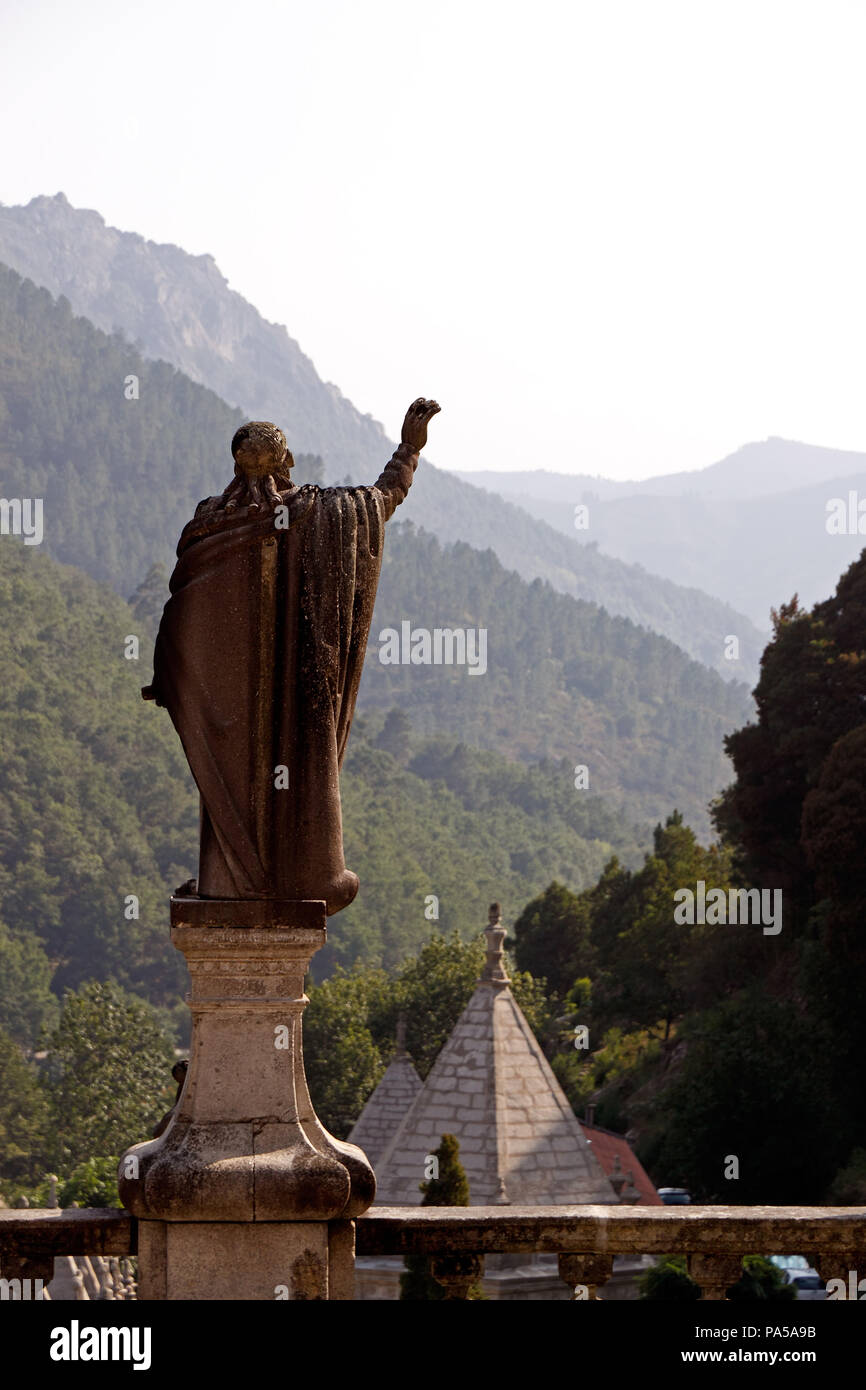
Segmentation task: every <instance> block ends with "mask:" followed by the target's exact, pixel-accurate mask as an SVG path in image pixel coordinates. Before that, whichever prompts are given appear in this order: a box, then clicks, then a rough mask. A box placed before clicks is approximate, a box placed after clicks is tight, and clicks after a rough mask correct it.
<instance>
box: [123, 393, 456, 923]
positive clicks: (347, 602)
mask: <svg viewBox="0 0 866 1390" xmlns="http://www.w3.org/2000/svg"><path fill="white" fill-rule="evenodd" d="M438 410H439V406H438V405H437V404H436V402H435V401H428V400H424V399H419V400H416V401H415V402H414V403H413V404H412V405H411V406H410V407H409V410H408V412H407V414H406V419H405V421H404V424H403V430H402V442H401V443H400V445H399V446H398V448H397V449H396V451H395V453H394V455H393V456H392V458H391V460H390V462H389V463H388V464H387V465H386V467H385V468H384V470H383V472H382V474H381V476H380V477H379V478H378V480H377V481H376V482H375V483H374V484H373V485H372V486H369V487H328V488H321V487H318V486H316V485H306V486H303V487H296V486H294V485H293V483H292V481H291V477H290V470H291V468H292V466H293V463H294V460H293V459H292V456H291V454H290V453H289V452H288V450H287V447H286V438H285V435H284V434H283V432H282V430H280V429H278V428H277V427H276V426H275V425H272V424H270V423H267V422H254V423H251V424H247V425H243V426H242V427H241V428H240V429H239V430H238V431H237V433H236V435H235V437H234V439H233V440H232V454H233V456H234V460H235V477H234V479H233V481H232V482H231V483H230V484H229V486H228V487H227V488H226V490H225V491H224V492H223V493H222V495H221V496H219V497H210V498H207V499H206V500H205V501H204V502H201V503H200V504H199V506H198V507H197V509H196V512H195V516H194V517H193V519H192V521H190V522H189V524H188V525H187V526H186V527H185V528H184V531H183V534H182V535H181V538H180V541H179V543H178V548H177V557H178V558H177V565H176V567H175V570H174V573H173V575H172V577H171V584H170V588H171V597H170V599H169V601H168V603H167V604H166V606H165V609H164V611H163V615H162V621H161V623H160V627H159V634H158V636H157V641H156V649H155V653H154V677H153V684H152V686H148V687H146V689H145V690H144V691H143V694H144V695H145V698H147V699H155V700H156V702H157V703H158V704H159V705H163V706H164V707H165V708H166V709H167V710H168V712H169V714H170V716H171V719H172V722H173V723H174V726H175V728H176V729H177V732H178V734H179V736H180V739H181V742H182V744H183V748H184V752H185V753H186V757H187V760H188V762H189V765H190V768H191V769H192V773H193V776H194V778H195V780H196V783H197V785H198V789H199V792H200V794H201V842H200V855H199V871H198V880H197V885H196V886H195V887H194V888H192V887H191V889H190V891H193V892H194V893H195V894H196V895H197V896H198V897H199V898H207V899H210V898H219V899H281V900H286V899H293V900H300V899H306V900H311V899H313V900H324V901H325V903H326V912H327V913H328V914H329V915H330V914H331V913H334V912H339V910H340V909H341V908H343V907H345V906H346V905H347V904H348V903H350V902H351V901H352V899H353V898H354V896H355V894H356V893H357V891H358V879H357V877H356V875H355V874H354V873H352V872H351V870H349V869H347V868H346V865H345V862H344V859H343V834H342V819H341V813H340V784H339V773H340V766H341V764H342V761H343V755H344V753H345V751H346V741H347V739H348V736H349V729H350V726H351V723H352V715H353V712H354V709H355V699H356V697H357V693H358V684H359V681H360V679H361V670H362V668H363V664H364V654H365V651H366V645H367V639H368V635H369V630H370V622H371V619H372V615H373V604H374V601H375V598H376V587H377V583H378V579H379V570H380V567H381V563H382V545H383V540H384V530H385V523H386V521H387V520H388V519H389V517H391V516H392V515H393V513H394V510H395V509H396V507H397V506H398V505H399V504H400V503H401V502H402V501H403V499H404V498H405V496H406V494H407V492H408V490H409V487H410V485H411V483H412V478H413V475H414V472H415V468H416V467H417V464H418V455H419V453H420V452H421V450H422V449H423V447H424V445H425V444H426V442H427V425H428V423H429V421H430V420H431V418H432V417H433V415H435V414H436V412H437V411H438Z"/></svg>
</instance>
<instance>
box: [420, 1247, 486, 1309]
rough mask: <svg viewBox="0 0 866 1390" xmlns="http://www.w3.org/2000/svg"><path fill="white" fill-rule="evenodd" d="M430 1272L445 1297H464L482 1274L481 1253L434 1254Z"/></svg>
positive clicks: (482, 1257) (482, 1261) (482, 1260)
mask: <svg viewBox="0 0 866 1390" xmlns="http://www.w3.org/2000/svg"><path fill="white" fill-rule="evenodd" d="M430 1273H431V1274H432V1276H433V1278H434V1279H435V1280H436V1283H437V1284H441V1285H442V1287H443V1289H444V1290H445V1297H446V1299H448V1298H452V1299H453V1298H466V1297H467V1296H468V1294H469V1290H470V1288H471V1287H472V1285H473V1284H477V1283H478V1281H479V1280H480V1279H481V1278H482V1277H483V1275H484V1256H483V1255H434V1256H433V1257H432V1258H431V1260H430Z"/></svg>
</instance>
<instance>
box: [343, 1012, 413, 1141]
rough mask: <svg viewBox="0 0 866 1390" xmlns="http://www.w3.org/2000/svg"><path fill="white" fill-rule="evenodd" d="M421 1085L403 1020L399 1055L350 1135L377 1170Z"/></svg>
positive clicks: (398, 1032) (399, 1023)
mask: <svg viewBox="0 0 866 1390" xmlns="http://www.w3.org/2000/svg"><path fill="white" fill-rule="evenodd" d="M421 1085H422V1082H421V1078H420V1076H419V1075H418V1073H417V1071H416V1070H415V1068H414V1067H413V1065H412V1059H411V1057H410V1056H409V1054H408V1052H407V1051H406V1021H405V1019H403V1018H401V1019H400V1021H399V1022H398V1024H397V1051H396V1052H395V1053H394V1056H393V1058H392V1059H391V1062H390V1064H389V1066H388V1069H387V1071H386V1072H385V1075H384V1076H383V1077H382V1080H381V1081H380V1082H379V1084H378V1086H377V1087H376V1089H375V1091H374V1092H373V1094H372V1095H371V1097H370V1099H369V1100H368V1101H367V1104H366V1105H365V1106H364V1109H363V1110H362V1111H361V1113H360V1115H359V1116H358V1118H357V1120H356V1121H355V1124H354V1127H353V1129H352V1132H351V1134H350V1135H349V1143H350V1144H358V1145H359V1147H360V1148H362V1149H363V1150H364V1153H365V1154H366V1155H367V1157H368V1158H369V1160H370V1162H371V1163H372V1164H373V1166H374V1168H375V1166H376V1164H377V1163H378V1162H379V1159H380V1158H381V1157H382V1154H383V1153H384V1152H385V1150H386V1148H387V1147H388V1145H389V1143H390V1142H391V1140H392V1139H393V1137H394V1135H395V1134H396V1132H397V1130H398V1129H399V1127H400V1123H401V1121H402V1120H403V1118H404V1117H405V1115H406V1112H407V1110H408V1109H409V1107H410V1106H411V1105H412V1102H413V1101H414V1100H415V1098H416V1096H417V1095H418V1094H419V1092H420V1090H421Z"/></svg>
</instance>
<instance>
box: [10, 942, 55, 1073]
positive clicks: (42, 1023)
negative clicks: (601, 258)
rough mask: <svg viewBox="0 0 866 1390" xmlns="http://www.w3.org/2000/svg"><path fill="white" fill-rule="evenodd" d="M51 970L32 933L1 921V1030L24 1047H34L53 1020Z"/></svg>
mask: <svg viewBox="0 0 866 1390" xmlns="http://www.w3.org/2000/svg"><path fill="white" fill-rule="evenodd" d="M53 973H54V970H53V967H52V965H51V962H50V960H49V959H48V957H47V956H46V954H45V952H44V950H43V949H42V947H41V946H40V944H39V942H38V941H37V939H36V938H35V937H34V936H29V935H25V934H24V933H23V932H21V931H18V932H15V933H14V934H13V933H12V932H11V931H10V930H9V928H8V927H7V926H6V925H5V924H4V923H3V922H0V1029H3V1030H4V1031H5V1032H6V1033H7V1034H8V1035H9V1037H10V1038H12V1039H14V1041H15V1042H16V1043H18V1044H19V1046H21V1047H23V1048H27V1049H29V1050H32V1049H33V1048H35V1047H36V1045H37V1043H38V1041H39V1038H40V1036H41V1034H42V1031H43V1029H45V1028H48V1027H51V1026H52V1025H53V1024H54V1023H55V1021H56V1018H57V1000H56V999H55V997H54V995H53V994H52V993H51V989H50V985H51V977H52V975H53Z"/></svg>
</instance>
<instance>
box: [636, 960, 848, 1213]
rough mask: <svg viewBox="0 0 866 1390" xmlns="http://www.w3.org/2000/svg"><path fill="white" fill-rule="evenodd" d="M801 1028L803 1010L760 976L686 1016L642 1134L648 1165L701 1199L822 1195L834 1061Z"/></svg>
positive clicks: (828, 1171)
mask: <svg viewBox="0 0 866 1390" xmlns="http://www.w3.org/2000/svg"><path fill="white" fill-rule="evenodd" d="M805 1030H806V1022H805V1019H804V1016H803V1011H802V1009H801V1008H799V1007H797V1005H795V1004H794V1003H793V1002H787V1001H784V1000H781V999H778V998H773V997H772V996H770V995H768V993H767V992H766V990H765V989H764V987H763V985H761V984H758V985H755V986H754V987H753V988H752V989H751V990H748V991H743V992H742V993H741V994H738V995H736V996H734V997H733V998H731V999H729V1000H726V1001H725V1002H724V1003H722V1004H720V1005H719V1006H718V1007H717V1008H715V1009H710V1010H706V1011H704V1012H701V1013H697V1014H695V1015H694V1016H691V1017H689V1018H688V1019H687V1020H686V1021H685V1022H684V1023H683V1025H682V1028H681V1031H680V1034H679V1043H680V1052H681V1054H682V1055H681V1056H680V1059H679V1061H678V1064H677V1065H676V1066H672V1067H671V1068H670V1069H669V1071H668V1073H667V1075H666V1077H665V1078H664V1080H665V1084H664V1085H663V1088H662V1089H661V1091H660V1092H659V1093H658V1094H657V1095H656V1097H655V1098H654V1104H653V1107H652V1120H651V1122H650V1124H649V1125H648V1132H647V1134H646V1135H645V1136H644V1138H643V1140H642V1145H641V1151H640V1152H641V1158H642V1159H643V1160H644V1161H646V1162H647V1163H648V1164H649V1165H650V1171H651V1172H653V1173H663V1174H664V1175H665V1180H666V1182H667V1183H669V1184H670V1185H672V1186H682V1187H688V1188H689V1189H690V1190H691V1192H692V1193H693V1195H694V1197H695V1199H696V1200H698V1201H705V1202H744V1203H762V1202H772V1203H776V1204H785V1203H790V1204H796V1203H798V1202H804V1201H808V1200H818V1196H819V1195H820V1194H821V1193H822V1192H823V1191H824V1189H825V1188H826V1186H827V1183H828V1182H829V1181H830V1178H831V1177H832V1168H830V1167H829V1164H830V1163H831V1161H832V1160H831V1157H830V1155H829V1153H828V1146H827V1144H826V1143H825V1140H824V1137H823V1136H825V1135H826V1134H827V1133H828V1132H829V1131H831V1130H832V1127H833V1110H832V1102H831V1101H830V1095H831V1094H832V1063H831V1062H830V1061H829V1060H828V1059H827V1058H826V1057H825V1056H823V1055H822V1054H821V1052H820V1050H818V1049H814V1050H813V1049H810V1048H809V1047H808V1046H807V1047H804V1046H803V1041H804V1039H805V1040H807V1041H808V1033H807V1032H806V1031H805ZM812 1135H821V1136H822V1139H821V1142H820V1143H814V1142H812V1141H811V1139H810V1136H812ZM729 1154H733V1155H736V1156H737V1157H738V1158H739V1162H740V1169H739V1177H738V1179H737V1180H736V1181H734V1180H733V1179H729V1180H726V1179H725V1161H726V1158H727V1156H728V1155H729Z"/></svg>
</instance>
